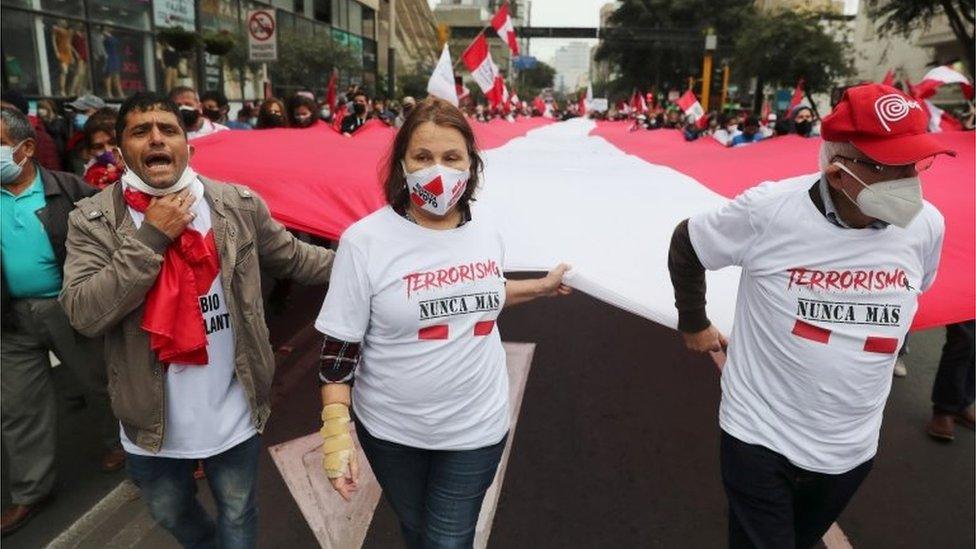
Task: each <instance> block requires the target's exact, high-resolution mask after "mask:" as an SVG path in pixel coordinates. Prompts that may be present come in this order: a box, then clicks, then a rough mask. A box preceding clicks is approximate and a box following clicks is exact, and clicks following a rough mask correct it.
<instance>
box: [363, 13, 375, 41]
mask: <svg viewBox="0 0 976 549" xmlns="http://www.w3.org/2000/svg"><path fill="white" fill-rule="evenodd" d="M362 35H363V36H365V37H366V38H373V39H375V38H376V11H374V10H373V9H372V8H367V7H366V6H363V32H362Z"/></svg>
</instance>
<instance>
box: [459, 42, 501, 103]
mask: <svg viewBox="0 0 976 549" xmlns="http://www.w3.org/2000/svg"><path fill="white" fill-rule="evenodd" d="M461 60H462V61H464V66H465V67H467V68H468V71H470V72H471V78H473V79H474V81H475V83H477V84H478V87H479V88H481V91H482V92H483V93H484V94H485V96H488V94H489V93H491V90H492V88H494V87H495V77H497V76H498V67H497V66H495V63H494V61H492V60H491V52H490V51H488V41H487V40H485V35H484V33H482V34H479V35H478V37H477V38H475V39H474V42H471V45H470V46H468V49H466V50H464V53H462V54H461Z"/></svg>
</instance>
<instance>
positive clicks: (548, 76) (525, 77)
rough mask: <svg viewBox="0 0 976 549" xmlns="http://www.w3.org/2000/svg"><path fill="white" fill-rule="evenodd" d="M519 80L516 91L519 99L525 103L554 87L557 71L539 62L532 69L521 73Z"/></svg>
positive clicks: (519, 73)
mask: <svg viewBox="0 0 976 549" xmlns="http://www.w3.org/2000/svg"><path fill="white" fill-rule="evenodd" d="M517 78H518V84H517V86H516V89H517V91H518V94H519V97H520V98H521V99H523V100H525V101H531V100H532V98H533V97H535V96H537V95H539V93H540V92H541V91H542V90H543V89H545V88H551V87H552V84H553V82H555V80H556V69H554V68H552V67H551V66H550V65H548V64H546V63H543V62H542V61H537V62H536V64H535V66H533V67H532V68H531V69H522V70H521V71H519V72H518V77H517Z"/></svg>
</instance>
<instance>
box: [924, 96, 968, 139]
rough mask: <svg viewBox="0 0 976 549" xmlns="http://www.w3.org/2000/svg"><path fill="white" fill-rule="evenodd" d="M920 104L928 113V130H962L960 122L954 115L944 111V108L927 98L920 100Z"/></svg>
mask: <svg viewBox="0 0 976 549" xmlns="http://www.w3.org/2000/svg"><path fill="white" fill-rule="evenodd" d="M922 105H923V106H924V107H925V110H926V111H928V113H929V131H930V132H936V133H938V132H958V131H962V122H960V121H959V120H957V119H956V117H954V116H952V115H951V114H949V113H947V112H945V111H944V110H942V109H940V108H939V107H936V106H935V104H933V103H932V102H931V101H929V100H928V99H924V100H923V101H922Z"/></svg>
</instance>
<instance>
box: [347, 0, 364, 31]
mask: <svg viewBox="0 0 976 549" xmlns="http://www.w3.org/2000/svg"><path fill="white" fill-rule="evenodd" d="M346 28H347V29H349V32H353V33H356V34H360V33H361V32H362V30H363V6H362V4H360V3H359V2H355V1H352V2H349V21H348V22H347V23H346Z"/></svg>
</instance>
